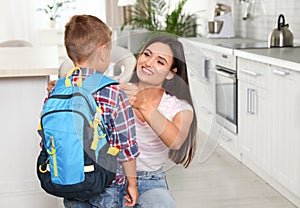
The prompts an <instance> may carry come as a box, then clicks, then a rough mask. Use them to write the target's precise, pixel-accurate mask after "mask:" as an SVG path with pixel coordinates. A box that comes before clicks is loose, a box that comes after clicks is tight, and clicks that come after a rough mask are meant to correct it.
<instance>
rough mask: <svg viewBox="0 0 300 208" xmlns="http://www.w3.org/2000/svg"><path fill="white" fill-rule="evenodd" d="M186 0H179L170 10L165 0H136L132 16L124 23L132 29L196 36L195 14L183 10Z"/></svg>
mask: <svg viewBox="0 0 300 208" xmlns="http://www.w3.org/2000/svg"><path fill="white" fill-rule="evenodd" d="M186 2H187V0H180V1H179V2H178V4H177V6H175V9H173V10H171V9H170V5H167V3H166V0H138V1H137V3H136V4H135V5H134V8H133V10H132V17H131V18H130V19H128V20H125V21H124V23H123V25H122V27H121V30H123V29H124V27H125V25H128V24H129V25H131V27H132V29H133V30H134V29H139V28H142V29H146V30H149V31H156V32H166V33H171V34H174V35H177V36H181V37H193V36H197V26H198V25H197V23H196V20H197V15H196V14H189V13H185V12H184V11H183V7H184V5H185V3H186Z"/></svg>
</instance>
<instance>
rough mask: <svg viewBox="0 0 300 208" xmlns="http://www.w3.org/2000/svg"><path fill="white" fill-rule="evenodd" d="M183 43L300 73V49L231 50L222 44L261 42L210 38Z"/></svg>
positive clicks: (194, 39)
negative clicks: (194, 44) (190, 43)
mask: <svg viewBox="0 0 300 208" xmlns="http://www.w3.org/2000/svg"><path fill="white" fill-rule="evenodd" d="M180 40H182V41H190V42H191V41H193V42H194V43H195V42H196V44H198V45H199V46H201V47H204V48H206V49H209V50H214V51H218V52H220V53H227V54H233V55H236V56H238V57H242V58H247V59H251V60H254V61H259V62H263V63H267V64H272V65H276V66H280V67H284V68H288V69H292V70H296V71H300V47H295V48H290V47H286V48H259V49H231V48H226V47H223V46H221V45H219V44H222V43H225V44H226V43H234V44H238V43H255V42H256V41H257V42H261V41H260V40H254V39H244V38H227V39H226V38H224V39H209V38H187V39H184V38H181V39H180Z"/></svg>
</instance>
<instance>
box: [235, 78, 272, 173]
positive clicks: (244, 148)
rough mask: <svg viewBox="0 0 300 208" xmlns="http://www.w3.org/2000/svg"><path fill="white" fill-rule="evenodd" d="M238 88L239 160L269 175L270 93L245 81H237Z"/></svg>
mask: <svg viewBox="0 0 300 208" xmlns="http://www.w3.org/2000/svg"><path fill="white" fill-rule="evenodd" d="M238 87H239V103H240V105H239V107H240V109H239V142H240V151H241V154H242V157H241V160H242V161H243V162H244V163H245V164H246V165H248V162H249V165H251V164H252V163H253V164H254V165H255V166H257V167H258V168H259V169H261V170H263V171H264V172H266V173H269V169H270V159H271V158H270V154H271V142H272V141H271V128H270V127H269V124H270V115H271V114H270V95H269V94H270V93H269V92H268V91H267V90H265V89H262V88H258V87H256V86H255V85H251V84H249V83H247V82H245V81H239V85H238ZM250 168H251V167H250Z"/></svg>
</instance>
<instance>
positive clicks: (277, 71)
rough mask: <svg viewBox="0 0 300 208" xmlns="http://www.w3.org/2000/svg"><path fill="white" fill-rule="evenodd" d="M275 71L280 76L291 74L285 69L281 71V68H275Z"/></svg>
mask: <svg viewBox="0 0 300 208" xmlns="http://www.w3.org/2000/svg"><path fill="white" fill-rule="evenodd" d="M273 72H274V74H278V75H280V76H287V75H289V74H290V73H289V72H284V71H280V70H277V69H274V70H273Z"/></svg>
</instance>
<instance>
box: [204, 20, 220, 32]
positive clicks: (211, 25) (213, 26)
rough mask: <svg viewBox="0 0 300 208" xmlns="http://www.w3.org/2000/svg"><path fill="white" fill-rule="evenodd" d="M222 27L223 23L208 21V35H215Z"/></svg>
mask: <svg viewBox="0 0 300 208" xmlns="http://www.w3.org/2000/svg"><path fill="white" fill-rule="evenodd" d="M222 27H223V21H209V22H208V33H211V34H216V33H219V32H220V31H221V29H222Z"/></svg>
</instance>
